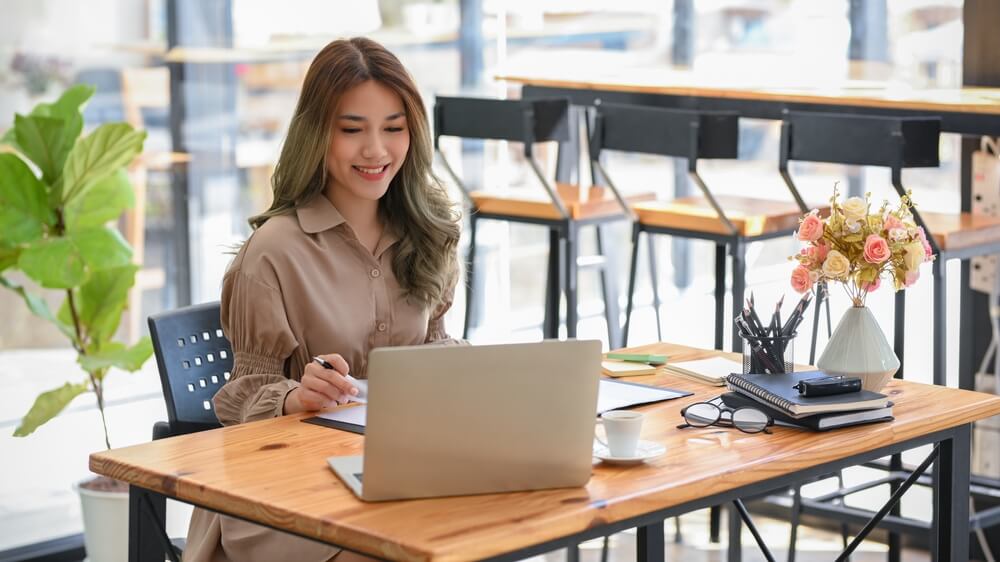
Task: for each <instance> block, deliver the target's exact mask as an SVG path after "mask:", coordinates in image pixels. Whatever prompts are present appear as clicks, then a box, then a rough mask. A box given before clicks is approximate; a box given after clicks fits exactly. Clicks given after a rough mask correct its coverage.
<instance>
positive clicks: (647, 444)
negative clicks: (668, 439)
mask: <svg viewBox="0 0 1000 562" xmlns="http://www.w3.org/2000/svg"><path fill="white" fill-rule="evenodd" d="M666 452H667V448H666V447H664V446H663V445H660V444H659V443H655V442H653V441H639V445H638V446H637V447H636V451H635V453H636V454H635V456H634V457H615V456H612V455H611V451H609V450H608V448H607V447H605V446H604V445H601V444H600V443H598V442H596V441H595V442H594V456H595V457H597V458H599V459H601V460H602V461H604V462H606V463H608V464H639V463H641V462H643V461H648V460H649V459H655V458H656V457H659V456H660V455H662V454H664V453H666Z"/></svg>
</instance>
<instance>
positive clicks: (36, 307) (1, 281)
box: [0, 276, 74, 339]
mask: <svg viewBox="0 0 1000 562" xmlns="http://www.w3.org/2000/svg"><path fill="white" fill-rule="evenodd" d="M0 285H2V286H4V287H7V288H8V289H10V290H11V291H14V292H15V293H17V294H19V295H21V298H22V299H24V303H25V304H27V305H28V310H30V311H31V313H32V314H34V315H35V316H37V317H39V318H41V319H43V320H48V321H49V322H52V323H53V324H55V326H56V328H59V331H60V332H62V333H63V334H64V335H65V336H66V337H68V338H70V339H74V338H73V328H72V327H71V326H70V324H71V323H72V321H70V322H63V321H61V320H60V319H58V318H56V317H55V316H53V314H52V311H51V310H50V309H49V305H48V303H46V302H45V300H44V299H42V297H39V296H38V295H33V294H31V293H29V292H28V291H26V290H25V289H24V287H22V286H21V285H18V284H17V283H15V282H13V281H11V280H10V279H7V278H6V277H3V276H0Z"/></svg>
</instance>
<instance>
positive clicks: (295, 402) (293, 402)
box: [282, 388, 304, 416]
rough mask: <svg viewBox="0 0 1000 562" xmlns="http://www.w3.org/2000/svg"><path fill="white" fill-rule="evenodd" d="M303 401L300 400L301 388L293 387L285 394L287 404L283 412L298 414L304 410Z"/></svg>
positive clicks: (285, 413)
mask: <svg viewBox="0 0 1000 562" xmlns="http://www.w3.org/2000/svg"><path fill="white" fill-rule="evenodd" d="M303 410H304V408H303V407H302V403H301V402H299V389H298V388H293V389H292V390H291V391H289V392H288V394H286V395H285V405H284V407H283V408H282V414H284V415H286V416H287V415H288V414H297V413H299V412H301V411H303Z"/></svg>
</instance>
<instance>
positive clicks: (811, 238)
mask: <svg viewBox="0 0 1000 562" xmlns="http://www.w3.org/2000/svg"><path fill="white" fill-rule="evenodd" d="M822 236H823V220H822V219H821V218H819V217H818V216H816V215H814V214H808V215H806V216H805V217H804V218H803V219H802V224H800V225H799V240H802V241H804V242H815V241H816V240H819V239H820V237H822Z"/></svg>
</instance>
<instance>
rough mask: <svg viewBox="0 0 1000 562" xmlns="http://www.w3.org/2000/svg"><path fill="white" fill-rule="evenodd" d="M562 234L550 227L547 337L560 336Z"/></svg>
mask: <svg viewBox="0 0 1000 562" xmlns="http://www.w3.org/2000/svg"><path fill="white" fill-rule="evenodd" d="M561 253H562V236H561V235H560V234H559V229H557V228H550V229H549V264H548V277H547V278H546V281H545V321H544V327H543V329H542V330H543V334H544V336H545V338H546V339H556V338H558V337H559V299H560V298H561V297H562V283H561V281H560V280H561V279H562V268H560V267H559V264H560V263H561V261H562V260H561V256H560V254H561Z"/></svg>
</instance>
